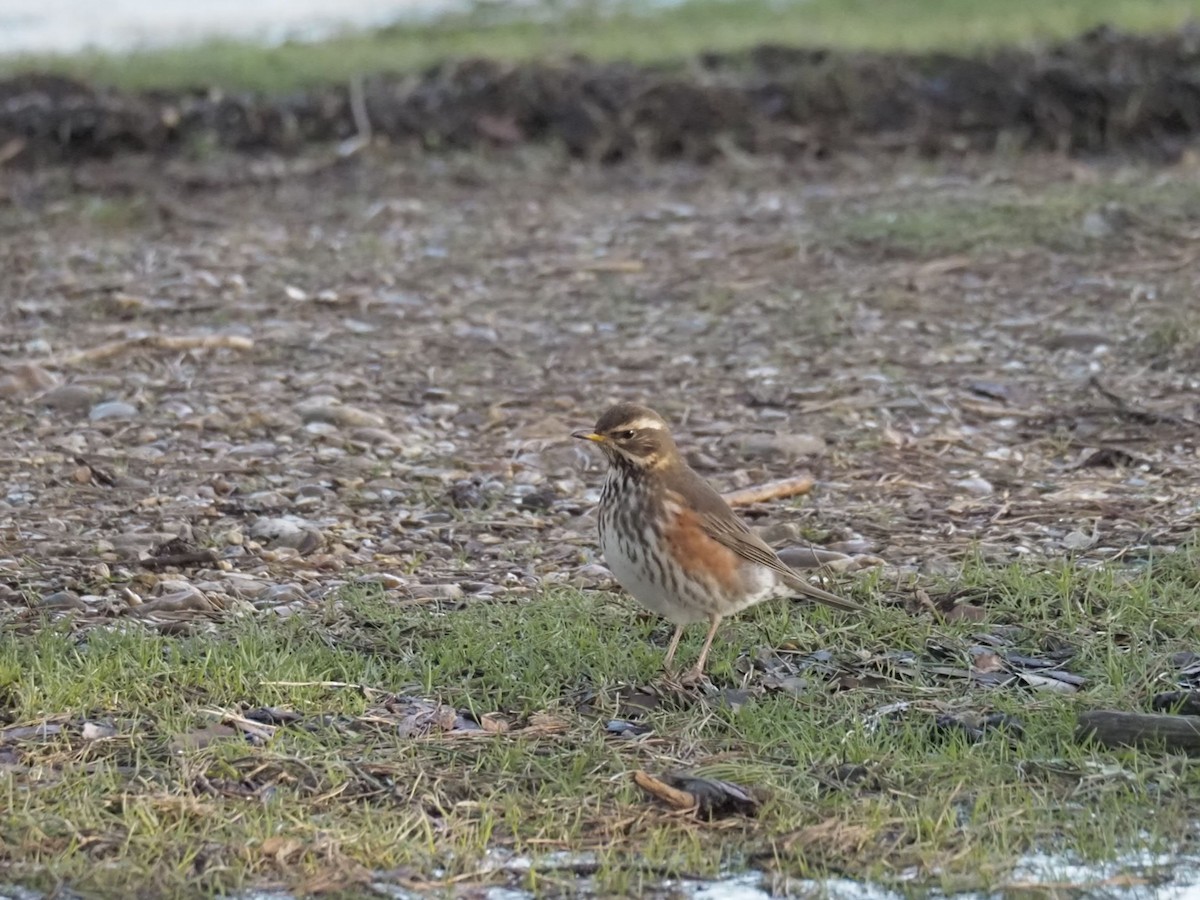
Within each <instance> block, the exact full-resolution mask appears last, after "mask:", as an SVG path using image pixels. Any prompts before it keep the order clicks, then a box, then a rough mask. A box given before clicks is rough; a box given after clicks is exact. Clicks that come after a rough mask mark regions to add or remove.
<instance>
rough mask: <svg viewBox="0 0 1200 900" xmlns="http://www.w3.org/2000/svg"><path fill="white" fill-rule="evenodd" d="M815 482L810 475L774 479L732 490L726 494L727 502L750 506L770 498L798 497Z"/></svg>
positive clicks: (807, 490) (810, 488)
mask: <svg viewBox="0 0 1200 900" xmlns="http://www.w3.org/2000/svg"><path fill="white" fill-rule="evenodd" d="M815 483H816V482H814V481H813V479H812V477H811V476H809V475H801V476H800V477H798V478H786V479H784V480H783V481H772V482H769V483H768V484H760V485H757V486H755V487H748V488H742V490H740V491H730V492H729V493H728V494H725V495H724V496H725V502H726V503H728V504H729V505H730V506H749V505H750V504H751V503H766V502H767V501H768V500H781V499H783V498H785V497H796V496H799V495H800V494H807V493H808V492H809V491H811V490H812V489H813V485H814V484H815Z"/></svg>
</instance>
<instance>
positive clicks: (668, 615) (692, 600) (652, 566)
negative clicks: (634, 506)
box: [600, 529, 776, 625]
mask: <svg viewBox="0 0 1200 900" xmlns="http://www.w3.org/2000/svg"><path fill="white" fill-rule="evenodd" d="M655 540H656V536H655V535H654V533H653V532H652V531H651V530H649V529H647V530H646V533H645V535H644V540H642V541H637V542H633V541H629V540H622V539H620V538H619V537H618V534H617V529H605V530H602V531H601V534H600V550H601V552H603V554H604V562H605V564H606V565H607V566H608V568H609V571H610V572H612V573H613V577H614V578H616V579H617V581H618V582H620V584H621V587H623V588H625V590H627V591H628V592H629V593H630V595H632V597H633V599H635V600H637V601H638V603H640V604H642V606H645V607H646V608H647V609H649V610H651V611H652V612H655V613H658V614H659V615H660V616H662V617H663V618H665V619H668V620H670V621H671V622H674V623H675V624H676V625H688V624H690V623H692V622H703V621H707V620H709V619H710V618H711V617H712V616H714V615H716V616H721V617H724V616H730V615H733V614H734V613H736V612H740V611H741V610H743V609H745V608H746V607H748V606H753V605H754V604H755V603H758V602H759V601H761V600H764V599H766V598H767V597H769V596H770V595H771V594H772V593H773V592H774V588H775V583H776V578H775V574H774V573H773V572H772V571H771V570H770V569H768V568H766V567H764V566H748V567H747V570H746V573H745V578H744V583H743V590H742V591H739V592H738V593H737V594H736V595H731V594H729V593H727V592H726V593H720V594H719V595H717V594H715V593H714V587H713V586H712V585H710V584H707V583H702V582H699V581H694V580H692V579H688V578H683V577H681V576H680V575H679V574H678V573H674V574H673V573H670V572H666V571H664V570H663V568H662V567H661V566H660V565H659V564H658V563H657V562H655V561H652V560H650V559H648V558H647V555H646V553H645V552H644V550H645V548H646V547H648V546H652V545H653V543H654V542H655ZM714 596H718V597H719V601H714Z"/></svg>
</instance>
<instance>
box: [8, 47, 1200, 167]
mask: <svg viewBox="0 0 1200 900" xmlns="http://www.w3.org/2000/svg"><path fill="white" fill-rule="evenodd" d="M356 99H357V100H358V101H359V103H358V104H357V105H358V107H359V114H358V115H357V116H356V115H355V106H356V103H355V100H356ZM364 112H365V115H364ZM364 127H369V130H370V133H371V134H372V135H373V136H375V137H379V136H383V137H386V138H387V139H389V140H391V141H393V142H398V143H416V144H418V145H420V146H423V147H425V148H428V149H437V148H445V147H459V148H470V147H476V146H481V145H496V144H500V145H504V144H514V143H521V142H527V141H533V142H558V143H560V144H561V145H563V146H564V147H566V148H567V150H568V151H569V152H570V153H572V154H573V155H576V156H580V157H586V158H591V159H598V160H602V161H614V160H619V159H621V158H624V157H628V156H630V155H633V154H638V155H643V156H649V157H652V158H664V159H669V158H680V157H682V158H687V159H692V160H696V161H704V160H707V159H711V158H713V157H716V156H719V155H730V154H737V153H739V152H740V153H747V154H761V153H767V154H783V155H787V156H824V155H829V154H832V153H836V152H839V151H843V150H858V151H862V150H869V149H883V150H889V151H916V152H921V153H927V154H931V155H936V154H940V153H947V152H952V153H958V152H965V151H985V152H986V151H991V150H996V149H1003V150H1026V149H1029V150H1053V151H1059V152H1066V153H1074V154H1099V153H1106V152H1120V153H1132V154H1137V155H1141V156H1150V157H1153V158H1157V159H1165V160H1169V159H1173V158H1175V157H1177V156H1178V155H1179V154H1180V153H1181V152H1182V151H1183V149H1184V148H1185V147H1186V146H1187V145H1188V144H1189V143H1190V142H1191V141H1193V140H1194V139H1195V135H1196V134H1197V131H1198V130H1200V28H1198V27H1195V26H1191V25H1189V26H1185V27H1184V28H1182V29H1180V30H1179V31H1176V32H1172V33H1168V34H1159V35H1153V36H1145V35H1133V34H1125V33H1121V32H1117V31H1115V30H1113V29H1110V28H1104V27H1102V28H1098V29H1095V30H1092V31H1090V32H1088V33H1086V34H1084V35H1082V36H1080V37H1079V38H1076V39H1073V40H1070V41H1066V42H1062V43H1059V44H1055V45H1051V46H1047V47H1042V48H1034V49H1004V50H998V51H994V52H990V53H987V54H984V55H980V56H975V57H964V56H955V55H951V54H946V53H934V54H922V55H915V54H898V53H875V52H851V51H835V50H823V49H798V48H789V47H780V46H760V47H758V48H756V49H754V50H752V51H749V52H747V53H744V54H737V55H720V54H706V55H703V56H701V57H698V58H697V59H695V60H693V61H692V62H691V64H690V65H689V66H687V67H686V68H684V69H680V68H673V69H667V68H665V67H638V66H634V65H631V64H626V63H596V62H592V61H589V60H587V59H579V58H575V59H571V60H568V61H566V62H563V63H558V64H550V63H521V64H514V63H504V62H496V61H492V60H486V59H472V60H466V61H456V62H447V63H445V64H443V65H439V66H437V67H434V68H432V69H430V70H427V71H425V72H424V73H421V74H416V75H408V76H405V75H389V74H380V75H375V76H370V77H367V78H364V79H363V80H362V81H361V82H360V83H359V84H357V85H339V86H328V87H323V88H314V89H309V90H304V91H300V92H296V93H292V94H287V95H279V96H266V95H260V94H252V93H243V94H232V93H222V92H219V91H215V90H211V91H210V90H197V91H191V92H148V93H126V92H120V91H116V90H107V89H100V88H96V87H91V86H88V85H85V84H81V83H79V82H76V81H73V80H70V79H67V78H63V77H60V76H53V75H44V74H26V75H20V76H16V77H13V78H10V79H7V80H4V81H0V159H3V160H13V159H16V160H22V161H25V162H31V163H40V162H54V161H71V160H80V159H87V158H97V157H110V156H113V155H116V154H120V153H125V152H139V153H144V152H151V153H160V154H173V153H179V152H180V151H184V150H190V151H191V152H195V150H196V148H212V147H215V148H220V149H227V150H237V151H250V152H263V151H267V152H276V153H291V152H295V151H298V150H300V149H303V148H304V147H305V146H306V145H310V144H312V143H329V142H334V141H341V140H345V139H348V138H354V137H356V136H361V135H362V134H363V133H364Z"/></svg>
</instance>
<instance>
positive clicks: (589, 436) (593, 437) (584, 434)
mask: <svg viewBox="0 0 1200 900" xmlns="http://www.w3.org/2000/svg"><path fill="white" fill-rule="evenodd" d="M571 437H573V438H579V440H581V441H594V442H595V443H597V444H603V443H604V442H605V441H607V440H608V438H606V437H605V436H604V435H602V434H596V432H594V431H573V432H571Z"/></svg>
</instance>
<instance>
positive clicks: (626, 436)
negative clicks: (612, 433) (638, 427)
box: [617, 429, 637, 441]
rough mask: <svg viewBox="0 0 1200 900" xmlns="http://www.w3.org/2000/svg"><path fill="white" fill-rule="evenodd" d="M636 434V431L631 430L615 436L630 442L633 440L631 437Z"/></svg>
mask: <svg viewBox="0 0 1200 900" xmlns="http://www.w3.org/2000/svg"><path fill="white" fill-rule="evenodd" d="M636 434H637V432H636V431H634V430H633V429H630V430H629V431H622V432H621V433H620V434H618V435H617V437H619V438H620V439H621V440H623V441H631V440H633V437H634V435H636Z"/></svg>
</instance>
